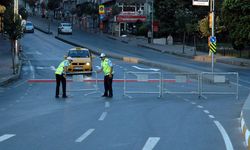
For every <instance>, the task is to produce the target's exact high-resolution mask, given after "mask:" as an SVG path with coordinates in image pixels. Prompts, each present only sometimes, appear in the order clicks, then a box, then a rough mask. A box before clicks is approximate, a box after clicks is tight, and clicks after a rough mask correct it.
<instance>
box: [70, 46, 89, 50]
mask: <svg viewBox="0 0 250 150" xmlns="http://www.w3.org/2000/svg"><path fill="white" fill-rule="evenodd" d="M69 50H88V49H87V48H82V47H74V48H71V49H69Z"/></svg>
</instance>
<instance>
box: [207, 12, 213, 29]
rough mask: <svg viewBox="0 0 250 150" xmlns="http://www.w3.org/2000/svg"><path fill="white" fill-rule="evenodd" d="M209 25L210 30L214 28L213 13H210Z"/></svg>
mask: <svg viewBox="0 0 250 150" xmlns="http://www.w3.org/2000/svg"><path fill="white" fill-rule="evenodd" d="M208 24H209V28H212V26H213V13H212V12H210V13H209V15H208Z"/></svg>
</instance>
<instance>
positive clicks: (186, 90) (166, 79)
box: [162, 73, 200, 94]
mask: <svg viewBox="0 0 250 150" xmlns="http://www.w3.org/2000/svg"><path fill="white" fill-rule="evenodd" d="M199 86H200V80H199V74H192V73H175V74H174V73H173V74H162V94H166V93H169V94H199Z"/></svg>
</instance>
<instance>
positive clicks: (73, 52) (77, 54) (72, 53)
mask: <svg viewBox="0 0 250 150" xmlns="http://www.w3.org/2000/svg"><path fill="white" fill-rule="evenodd" d="M68 56H70V57H73V58H74V57H87V58H88V57H89V52H88V51H85V50H84V51H82V50H71V51H69V53H68Z"/></svg>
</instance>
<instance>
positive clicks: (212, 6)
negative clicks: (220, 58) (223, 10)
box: [210, 0, 215, 72]
mask: <svg viewBox="0 0 250 150" xmlns="http://www.w3.org/2000/svg"><path fill="white" fill-rule="evenodd" d="M214 5H215V0H210V12H211V14H212V31H211V33H212V37H214ZM212 72H214V53H213V52H212Z"/></svg>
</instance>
